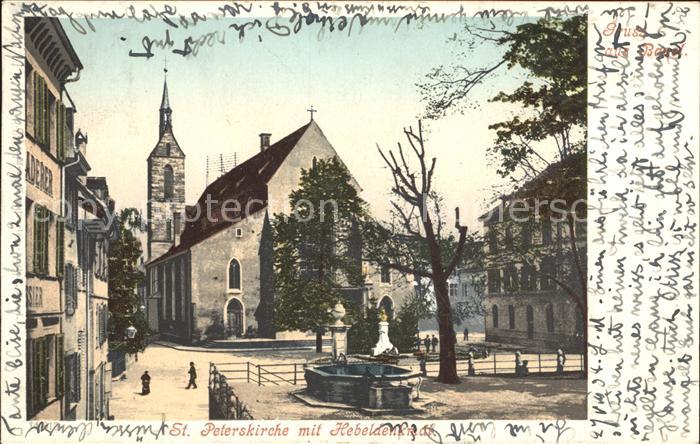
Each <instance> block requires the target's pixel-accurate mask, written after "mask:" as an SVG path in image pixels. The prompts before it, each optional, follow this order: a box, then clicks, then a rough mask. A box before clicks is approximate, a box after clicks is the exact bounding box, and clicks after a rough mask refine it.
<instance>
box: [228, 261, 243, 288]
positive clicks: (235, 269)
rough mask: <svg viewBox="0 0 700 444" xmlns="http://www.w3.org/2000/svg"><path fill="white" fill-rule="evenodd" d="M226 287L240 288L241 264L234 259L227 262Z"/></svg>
mask: <svg viewBox="0 0 700 444" xmlns="http://www.w3.org/2000/svg"><path fill="white" fill-rule="evenodd" d="M228 289H229V290H237V291H240V289H241V264H240V263H239V262H238V261H237V260H236V259H231V262H229V263H228Z"/></svg>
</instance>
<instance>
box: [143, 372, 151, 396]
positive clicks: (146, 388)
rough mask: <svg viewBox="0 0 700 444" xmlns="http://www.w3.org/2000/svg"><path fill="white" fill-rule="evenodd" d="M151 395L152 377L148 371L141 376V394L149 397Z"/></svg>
mask: <svg viewBox="0 0 700 444" xmlns="http://www.w3.org/2000/svg"><path fill="white" fill-rule="evenodd" d="M149 393H151V376H150V375H149V374H148V370H146V371H145V372H143V375H141V394H142V395H147V394H149Z"/></svg>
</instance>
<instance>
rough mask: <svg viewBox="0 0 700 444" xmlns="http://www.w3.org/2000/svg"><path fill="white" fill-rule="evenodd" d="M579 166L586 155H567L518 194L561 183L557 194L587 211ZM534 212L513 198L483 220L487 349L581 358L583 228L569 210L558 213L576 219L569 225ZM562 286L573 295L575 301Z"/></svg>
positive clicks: (555, 216)
mask: <svg viewBox="0 0 700 444" xmlns="http://www.w3.org/2000/svg"><path fill="white" fill-rule="evenodd" d="M585 166H586V158H585V153H581V154H574V155H571V156H570V157H569V158H567V159H566V160H565V161H560V162H559V163H554V164H551V165H550V166H549V167H548V169H547V170H545V172H544V173H543V174H542V175H541V176H539V177H538V178H536V179H534V180H533V181H531V182H529V183H528V184H525V185H523V188H526V187H528V188H530V189H537V187H538V186H539V187H545V186H550V185H551V183H555V182H556V181H560V182H559V183H561V184H563V185H558V186H559V188H558V192H561V193H562V194H566V195H567V196H574V197H579V198H580V200H579V201H581V202H583V203H584V204H585V200H584V198H585V190H586V184H585V177H586V176H585ZM545 175H546V176H545ZM536 181H538V182H539V184H538V182H536ZM545 181H546V182H545ZM542 184H550V185H542ZM545 189H546V188H545ZM549 199H550V201H553V198H552V197H549ZM568 199H569V200H571V198H568ZM515 202H517V204H516V203H515ZM528 202H529V203H528ZM577 202H578V201H577ZM547 205H548V204H547ZM528 206H529V208H530V209H529V210H527V211H523V208H526V209H527V208H528ZM533 208H537V207H536V206H534V205H532V201H530V200H528V199H526V198H522V199H521V198H520V195H519V194H518V192H516V193H515V194H514V195H513V196H511V197H510V198H509V199H505V200H504V202H503V204H502V205H501V206H499V207H497V208H494V209H493V210H492V211H490V212H489V213H487V214H485V215H483V216H482V221H483V223H484V228H485V235H486V241H485V243H484V258H485V260H484V266H485V269H486V281H487V285H486V297H485V299H484V305H485V310H486V316H485V328H486V341H489V342H500V343H505V344H512V345H517V346H521V347H523V348H526V349H530V350H537V351H554V350H556V349H557V348H559V347H563V349H564V350H565V351H581V350H582V349H583V345H584V344H583V329H584V322H583V319H584V318H585V314H584V313H582V312H581V309H580V308H579V304H578V303H577V300H580V301H582V305H583V309H584V310H585V295H583V293H582V291H585V289H583V290H581V285H582V278H581V277H582V276H583V281H584V282H585V276H586V268H585V267H586V260H587V258H586V221H585V219H583V218H582V217H581V214H577V213H576V206H574V205H572V207H571V208H565V209H564V210H565V213H563V214H568V215H569V216H572V217H574V219H572V220H571V222H569V220H568V219H567V217H563V216H562V215H561V214H559V212H557V213H542V214H541V213H539V212H535V211H533ZM538 211H541V210H540V209H539V208H538ZM570 228H571V230H570ZM572 233H573V237H572ZM577 255H578V261H577V260H576V257H577ZM577 262H578V263H577ZM562 283H563V284H564V285H565V286H566V288H568V289H573V290H572V291H577V292H578V293H577V298H576V299H575V298H574V296H573V295H572V294H571V293H569V292H567V290H566V289H565V287H563V286H562V285H561V284H562Z"/></svg>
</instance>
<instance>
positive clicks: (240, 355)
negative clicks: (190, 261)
mask: <svg viewBox="0 0 700 444" xmlns="http://www.w3.org/2000/svg"><path fill="white" fill-rule="evenodd" d="M318 357H319V355H317V354H316V353H315V352H313V351H311V350H308V351H304V350H301V351H300V350H297V351H271V350H267V351H259V352H230V351H227V352H213V351H211V350H203V351H193V350H192V349H190V350H176V349H173V348H170V347H167V346H164V345H159V344H152V345H150V346H149V347H148V349H147V350H146V352H145V353H143V354H141V355H139V361H138V362H136V363H134V365H132V367H130V368H129V370H128V372H127V374H128V377H127V379H125V380H122V381H115V382H113V389H112V395H113V396H112V399H111V401H110V409H111V413H112V414H113V415H114V417H115V419H155V420H158V419H161V418H165V419H167V420H188V419H191V420H195V419H199V420H204V419H207V417H208V405H207V402H208V399H207V381H208V370H209V362H210V361H213V362H219V363H221V362H227V363H231V362H241V363H245V362H247V361H251V363H255V364H261V365H263V364H264V365H268V364H279V363H284V362H304V361H309V360H313V359H316V358H318ZM190 361H193V362H194V363H195V366H196V368H197V373H198V378H197V382H198V386H199V388H197V389H196V390H186V389H185V387H186V386H187V369H188V365H189V362H190ZM144 370H148V371H149V374H150V375H151V393H150V394H149V395H147V396H141V394H140V393H141V380H140V377H141V374H142V373H143V372H144ZM232 386H233V388H234V390H235V392H236V394H237V395H238V396H239V397H240V398H241V400H242V401H243V402H244V403H245V404H246V405H247V406H248V407H249V409H250V411H251V413H252V414H253V417H254V418H256V419H276V418H279V419H303V418H306V419H308V418H326V419H331V418H359V417H361V416H362V415H360V414H359V413H358V412H355V411H352V410H336V409H324V408H321V409H319V408H312V407H307V406H306V405H303V404H301V403H299V402H298V401H296V400H294V399H293V398H292V397H291V396H290V393H291V392H292V391H295V390H299V389H301V388H303V385H297V386H293V385H289V384H281V385H279V386H275V385H267V386H262V387H259V386H258V385H257V384H255V383H251V384H247V383H245V382H234V383H233V384H232ZM422 392H423V393H424V394H425V395H427V396H429V397H430V398H432V399H434V400H435V402H434V403H433V404H432V405H431V406H430V407H429V409H428V411H427V412H425V413H423V414H420V415H416V417H419V418H426V419H427V418H431V417H433V418H434V417H441V418H454V419H457V418H460V419H466V418H504V419H505V418H509V419H516V418H519V419H527V418H541V419H544V418H570V419H580V418H585V415H586V381H585V380H582V379H559V378H538V377H532V378H526V379H513V378H508V377H489V376H480V377H472V378H468V377H463V382H462V383H461V384H459V385H457V386H449V385H448V386H446V385H443V384H437V383H435V382H433V381H432V378H429V379H428V380H426V381H425V382H424V384H423V388H422ZM270 405H275V408H274V409H272V410H271V409H270V408H269V406H270Z"/></svg>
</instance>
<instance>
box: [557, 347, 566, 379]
mask: <svg viewBox="0 0 700 444" xmlns="http://www.w3.org/2000/svg"><path fill="white" fill-rule="evenodd" d="M564 364H566V355H565V354H564V351H563V350H562V349H561V348H558V349H557V375H563V374H564Z"/></svg>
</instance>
